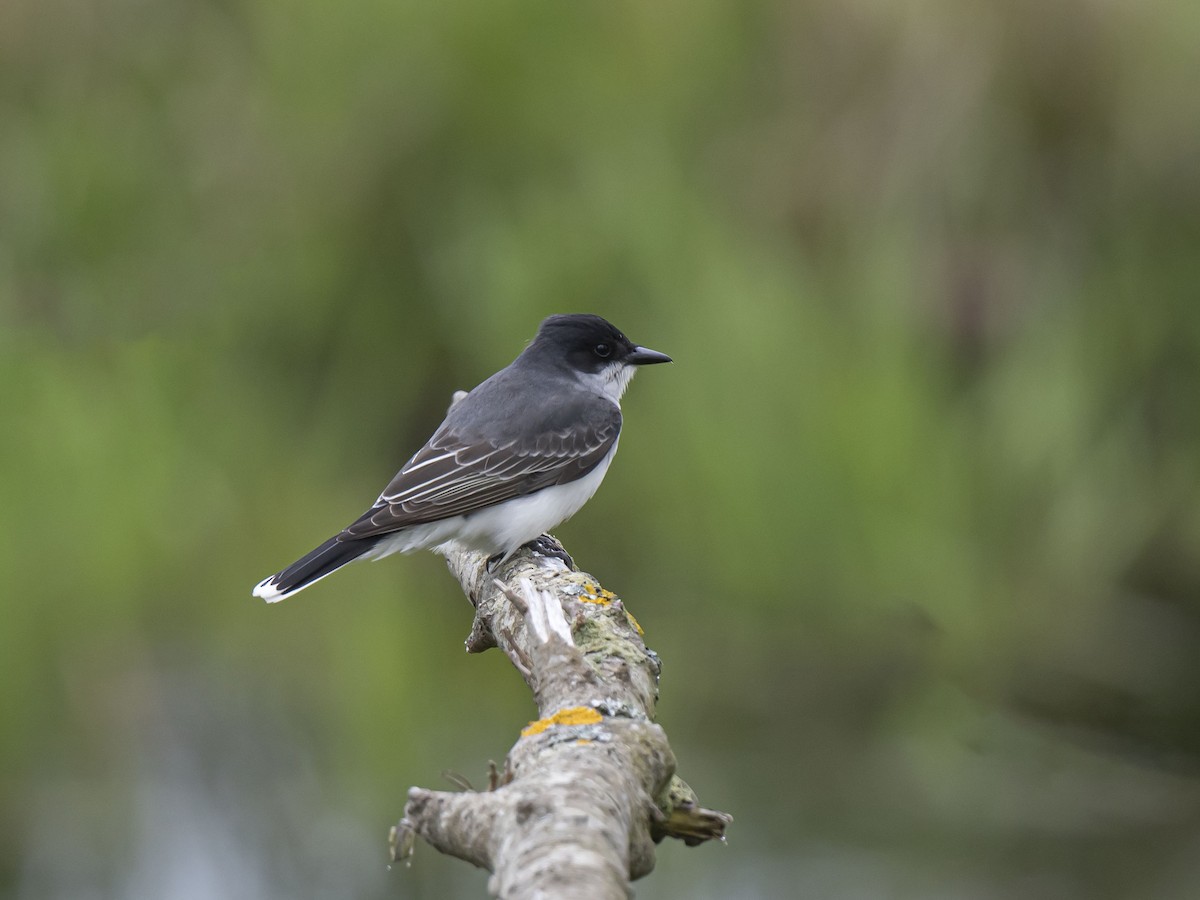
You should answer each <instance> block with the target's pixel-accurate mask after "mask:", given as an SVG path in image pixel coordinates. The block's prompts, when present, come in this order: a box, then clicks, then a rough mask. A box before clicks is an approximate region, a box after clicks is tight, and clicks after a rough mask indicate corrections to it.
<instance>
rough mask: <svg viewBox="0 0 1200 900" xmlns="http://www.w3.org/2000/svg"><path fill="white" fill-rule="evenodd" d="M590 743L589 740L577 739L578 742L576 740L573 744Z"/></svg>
mask: <svg viewBox="0 0 1200 900" xmlns="http://www.w3.org/2000/svg"><path fill="white" fill-rule="evenodd" d="M591 742H592V741H591V739H590V738H580V739H579V740H577V741H576V742H575V743H577V744H590V743H591Z"/></svg>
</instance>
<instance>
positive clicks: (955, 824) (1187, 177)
mask: <svg viewBox="0 0 1200 900" xmlns="http://www.w3.org/2000/svg"><path fill="white" fill-rule="evenodd" d="M1198 26H1200V7H1196V6H1195V5H1188V4H1183V3H1177V4H1169V3H1148V4H1111V3H1103V2H1100V0H1064V2H1060V3H1055V4H1044V3H1034V2H1031V0H1016V2H1012V3H1006V4H985V3H976V2H968V3H961V2H954V3H952V2H948V0H924V2H916V3H907V4H886V3H877V2H868V0H856V2H851V3H839V2H832V0H814V2H811V3H805V4H800V3H782V2H770V0H762V2H748V3H741V4H732V3H714V2H706V0H699V2H691V3H687V4H683V3H678V2H670V0H667V2H656V3H632V2H620V3H611V2H610V3H599V2H594V0H585V2H575V3H555V4H527V3H504V2H501V3H496V2H486V3H485V2H459V3H451V4H405V3H382V2H375V0H365V2H360V3H356V4H353V5H352V6H345V5H340V6H339V5H336V4H328V3H316V2H311V0H298V2H293V3H288V4H279V3H274V4H273V3H266V2H258V0H158V2H149V0H109V2H106V3H103V4H101V3H96V2H89V0H70V2H66V0H43V2H36V3H35V2H32V0H15V2H8V3H6V4H4V5H3V7H2V8H0V410H2V412H3V417H4V422H5V424H6V429H5V432H6V435H7V439H6V440H4V441H0V463H2V465H3V473H4V479H3V481H4V489H3V495H2V498H3V503H2V504H0V529H2V538H3V539H2V540H0V572H2V573H3V575H4V582H5V585H4V591H3V599H2V600H0V604H2V606H0V609H2V611H3V619H4V624H3V627H2V628H0V716H2V718H0V721H2V723H3V726H2V730H0V773H2V774H0V830H2V831H3V833H4V834H6V835H7V836H8V837H9V839H8V840H7V841H5V843H4V845H3V847H2V848H0V891H4V892H5V893H7V894H9V895H11V896H14V897H20V898H34V897H36V898H47V897H55V898H58V897H61V898H66V897H71V898H77V897H83V896H87V897H123V898H151V897H153V898H162V897H173V898H174V897H178V898H184V897H211V896H236V897H255V898H257V897H280V896H289V897H330V896H356V897H369V896H378V897H384V896H389V897H390V896H402V897H439V898H442V897H447V896H480V895H482V893H483V890H484V887H483V885H484V880H483V878H482V876H481V875H479V874H478V873H475V872H471V871H468V870H467V868H466V867H465V866H463V865H462V864H461V863H456V862H454V861H449V860H442V859H440V858H438V857H437V855H436V854H434V853H432V852H425V853H418V856H417V860H416V864H415V866H414V867H413V868H412V869H411V870H409V871H396V872H386V871H385V870H384V867H383V862H382V861H383V859H384V849H385V836H386V831H387V826H388V825H389V824H390V823H391V822H392V821H393V820H394V819H395V818H396V817H398V816H399V814H400V811H401V809H402V807H403V802H404V792H405V790H406V788H407V787H408V786H409V785H410V784H414V783H415V784H423V785H436V784H438V781H439V779H438V773H439V772H440V771H441V770H443V769H450V770H454V771H457V772H461V773H464V774H465V775H467V777H469V778H472V780H475V781H476V783H479V782H480V781H481V779H482V773H483V769H484V765H485V762H486V760H487V759H488V758H489V757H490V758H498V757H499V756H501V755H502V754H503V753H504V752H505V750H506V749H507V747H508V746H509V745H510V744H511V743H512V741H513V740H514V739H515V737H516V734H517V731H518V729H519V727H520V726H521V725H522V724H523V723H524V721H525V719H526V718H528V717H529V716H530V715H531V713H532V706H531V703H530V701H529V698H528V697H527V695H526V693H525V691H524V689H523V687H522V686H521V685H520V683H519V679H518V678H517V677H516V676H515V674H513V673H512V672H511V670H510V669H509V668H508V666H507V664H506V662H505V661H504V660H503V659H502V658H499V656H498V655H495V654H486V655H484V656H482V657H479V658H466V657H464V656H463V654H462V652H461V649H460V647H461V644H460V641H461V640H462V638H463V637H465V635H466V632H467V630H468V626H469V620H470V616H469V612H470V610H469V607H468V606H467V604H466V603H465V602H464V601H463V599H462V597H461V595H460V594H459V592H458V590H457V588H456V587H455V585H454V583H453V582H452V580H451V579H450V578H449V577H448V576H447V575H446V573H445V572H444V571H443V569H442V567H441V564H440V562H439V560H437V559H436V558H435V557H432V556H428V555H426V556H418V557H411V558H407V559H391V560H388V561H386V562H384V563H381V564H380V565H378V566H374V565H372V566H356V567H352V568H351V569H348V570H346V571H345V572H344V573H342V574H340V575H339V576H338V577H337V578H336V579H330V580H329V581H327V582H323V583H322V584H321V585H320V586H318V587H316V588H313V589H312V590H311V591H309V592H306V593H305V594H303V595H301V596H300V597H298V598H296V599H295V600H292V601H289V602H287V603H284V604H282V605H280V606H279V607H266V606H265V605H263V604H261V603H259V602H258V601H255V600H252V599H251V598H250V596H249V591H250V588H251V587H252V586H253V584H254V583H255V582H257V581H258V580H259V579H260V578H262V577H263V576H265V575H266V574H268V573H269V572H271V571H274V570H275V569H277V568H279V567H280V566H282V565H283V564H285V563H287V562H288V561H290V560H291V559H293V558H294V557H296V556H298V555H299V554H300V553H302V552H304V551H305V550H307V549H309V547H310V546H312V545H315V544H316V543H317V542H319V541H320V540H322V539H323V538H324V537H326V536H327V535H328V534H329V533H330V532H332V531H333V530H335V529H336V528H338V527H340V526H341V525H343V524H344V523H345V522H347V521H349V520H350V519H351V518H352V517H353V516H355V515H357V514H358V513H359V512H360V511H361V509H362V508H364V507H365V506H366V504H367V503H368V502H369V501H370V499H371V498H373V497H374V496H375V494H376V493H377V491H378V490H379V488H380V486H381V485H382V484H383V483H385V482H386V480H387V479H388V478H389V477H390V476H391V474H392V473H393V471H394V470H395V469H396V468H397V467H398V465H399V464H400V462H402V461H403V459H404V458H405V457H406V456H407V455H408V454H409V453H411V452H412V451H413V450H414V449H415V448H416V447H417V446H418V445H419V444H420V442H421V441H422V440H423V439H424V438H425V437H426V436H427V434H428V433H429V431H430V430H431V428H432V427H433V426H434V425H435V424H436V423H437V421H438V420H439V419H440V416H441V414H442V412H443V411H444V408H445V406H446V404H447V403H448V401H449V397H450V394H451V392H452V391H453V390H454V389H456V388H461V387H469V386H470V385H472V384H474V383H476V382H477V381H479V380H480V379H482V378H483V377H485V376H486V375H488V374H489V373H490V372H492V371H494V370H495V369H496V368H498V367H500V366H502V365H504V364H505V363H507V362H508V361H509V360H510V359H511V358H512V357H513V356H514V355H515V354H516V353H517V352H518V351H519V349H520V348H521V346H522V342H523V341H525V340H527V339H528V338H529V337H530V336H531V335H532V334H533V331H534V329H535V328H536V325H537V322H538V321H539V320H540V319H541V318H542V317H543V316H544V315H547V314H549V313H552V312H564V311H594V312H598V313H601V314H603V315H605V316H607V317H608V318H610V319H612V320H613V321H614V322H616V323H617V324H618V325H619V326H620V327H622V328H624V329H625V330H626V331H627V332H628V333H629V334H630V335H631V337H633V338H634V339H635V340H638V341H640V342H643V343H645V344H647V345H649V346H652V347H655V348H658V349H662V350H664V351H666V352H669V353H670V354H672V355H673V356H674V357H675V359H676V364H675V365H674V366H673V367H669V368H664V369H655V370H654V371H652V372H648V373H646V374H644V375H642V377H641V378H639V379H638V382H637V383H636V384H635V385H634V386H633V388H632V390H631V392H630V394H629V396H628V399H627V401H626V404H625V409H626V422H627V426H628V427H627V430H626V433H625V436H624V438H623V440H622V449H621V454H620V456H621V458H620V460H619V461H618V463H617V464H616V465H615V466H614V468H613V470H612V471H611V473H610V475H609V477H608V479H607V483H606V485H605V487H604V489H603V490H602V491H601V492H600V493H599V494H598V495H597V497H596V498H595V499H594V500H593V501H592V502H591V504H590V505H589V507H588V508H587V510H585V511H584V512H583V513H581V515H580V516H579V518H578V519H577V520H576V521H573V522H571V523H569V524H568V525H566V526H564V527H563V528H562V529H561V531H560V534H561V537H562V538H563V539H564V541H565V542H566V544H567V546H568V548H569V549H570V550H571V551H572V552H573V553H574V554H575V557H576V559H577V561H578V562H579V563H580V564H581V565H582V566H583V567H584V568H586V569H588V570H590V571H592V572H594V573H595V574H597V575H598V576H599V577H601V578H602V579H603V580H604V582H605V584H606V586H608V587H610V588H612V589H614V590H616V591H617V592H619V593H621V594H622V595H623V596H624V597H625V600H626V602H627V603H628V604H629V605H630V607H631V608H632V609H633V610H634V611H635V612H636V613H637V615H638V617H639V619H640V620H641V622H642V624H643V625H644V626H645V627H646V630H647V636H648V640H649V642H650V644H651V646H653V647H654V648H655V649H657V650H658V651H659V652H660V654H661V655H662V657H663V660H664V680H663V698H662V704H661V720H662V721H663V723H664V725H665V726H666V727H667V728H668V731H669V732H670V734H671V735H672V739H673V743H674V746H675V750H676V753H677V755H678V757H679V759H680V761H681V766H682V774H683V775H684V777H686V778H687V779H688V781H689V782H691V784H692V785H693V786H694V787H695V788H696V789H697V791H698V792H699V794H700V797H701V798H702V800H703V801H704V802H705V803H706V804H707V805H710V806H714V807H717V808H721V809H727V810H729V811H731V812H732V813H733V814H734V815H735V816H736V818H737V822H736V823H735V825H734V827H733V830H732V832H731V845H730V846H729V847H728V848H721V847H706V848H700V849H695V850H685V849H684V848H682V847H679V846H666V847H664V848H663V849H662V851H661V854H660V864H659V871H658V872H657V873H656V874H655V875H653V876H651V877H650V878H649V879H648V880H647V881H645V882H643V883H642V884H641V885H639V888H638V891H639V895H641V896H643V897H650V898H656V897H662V898H666V897H693V898H695V897H739V898H753V897H781V896H820V897H827V898H835V897H846V898H858V897H864V896H878V897H896V898H905V897H914V898H915V897H921V898H928V897H955V898H961V897H986V898H995V897H1022V898H1029V897H1054V898H1076V897H1077V898H1089V900H1090V898H1109V897H1112V898H1134V897H1136V898H1139V900H1141V898H1184V897H1192V896H1195V895H1196V892H1197V890H1198V889H1200V862H1198V861H1200V853H1197V846H1198V843H1200V778H1198V777H1197V771H1198V769H1197V762H1198V761H1200V691H1198V690H1197V684H1198V682H1200V653H1198V652H1197V647H1198V645H1200V484H1198V479H1197V474H1198V465H1200V401H1198V398H1200V304H1198V303H1197V301H1196V285H1197V284H1198V283H1200V252H1198V248H1200V167H1198V166H1197V164H1196V163H1197V159H1198V158H1200V156H1198V153H1200V93H1198V92H1197V91H1196V87H1195V48H1196V40H1197V34H1198Z"/></svg>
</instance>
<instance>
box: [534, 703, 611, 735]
mask: <svg viewBox="0 0 1200 900" xmlns="http://www.w3.org/2000/svg"><path fill="white" fill-rule="evenodd" d="M603 719H604V717H603V716H602V715H600V713H598V712H596V711H595V710H594V709H592V708H591V707H590V706H572V707H570V708H568V709H560V710H559V711H558V712H556V713H555V714H554V715H552V716H549V717H548V718H545V719H538V720H537V721H536V722H530V723H529V724H528V725H526V726H525V727H524V728H522V729H521V737H529V736H530V735H531V734H541V733H542V732H543V731H545V730H546V729H547V728H549V727H551V726H552V725H595V724H597V723H598V722H601V721H603Z"/></svg>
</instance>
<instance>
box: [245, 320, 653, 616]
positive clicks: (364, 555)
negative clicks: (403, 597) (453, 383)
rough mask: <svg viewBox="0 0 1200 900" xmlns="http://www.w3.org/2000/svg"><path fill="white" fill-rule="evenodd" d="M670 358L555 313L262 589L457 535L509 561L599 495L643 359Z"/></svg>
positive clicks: (293, 584)
mask: <svg viewBox="0 0 1200 900" xmlns="http://www.w3.org/2000/svg"><path fill="white" fill-rule="evenodd" d="M670 361H671V357H669V356H667V355H666V354H664V353H659V352H658V351H656V350H649V349H647V348H645V347H639V346H637V345H636V344H634V343H632V342H631V341H630V340H629V339H628V338H626V337H625V335H623V334H621V332H620V331H618V330H617V329H616V328H614V327H613V326H612V325H610V324H609V323H608V322H606V321H605V320H604V319H602V318H600V317H599V316H590V315H567V316H551V317H550V318H548V319H546V320H545V321H544V322H542V324H541V327H539V328H538V333H537V336H536V337H535V338H534V339H533V341H532V342H530V344H529V346H528V347H526V348H525V350H524V352H522V353H521V355H520V356H518V357H517V358H516V359H515V360H513V361H512V362H511V363H510V364H509V365H508V366H507V367H505V368H503V369H501V370H500V371H499V372H497V373H496V374H495V375H493V376H492V377H491V378H489V379H487V381H485V382H483V383H482V384H480V385H479V386H478V387H476V388H475V389H474V390H472V391H470V392H469V393H468V394H466V395H465V396H463V397H462V398H461V399H460V400H458V401H457V402H456V403H454V405H453V406H451V408H450V411H449V412H448V413H447V414H446V419H445V421H443V422H442V424H441V425H439V426H438V429H437V431H435V432H434V433H433V437H431V438H430V439H429V441H428V443H426V444H425V446H424V447H422V448H421V449H420V450H418V451H417V453H416V455H414V456H413V458H412V459H410V460H409V461H408V462H406V463H405V464H404V468H402V469H401V470H400V471H399V472H398V473H397V474H396V477H395V478H393V479H392V481H391V483H390V484H389V485H388V486H387V487H386V488H384V491H383V493H382V494H380V495H379V499H378V500H376V501H375V505H374V506H372V507H371V508H370V509H369V510H367V511H366V512H365V513H363V514H362V515H361V516H359V517H358V519H356V520H355V521H354V522H353V523H351V524H350V525H349V526H347V527H346V528H344V529H343V530H342V531H341V532H339V533H338V534H336V535H334V536H333V537H331V538H330V539H329V540H327V541H326V542H325V543H323V544H322V545H321V546H320V547H317V548H316V549H315V550H313V551H312V552H311V553H308V554H306V555H304V556H302V557H301V558H300V559H298V560H296V561H295V562H294V563H292V564H291V565H290V566H288V567H287V568H286V569H284V570H283V571H282V572H278V573H276V574H274V575H272V576H271V577H270V578H267V579H265V580H263V581H260V582H259V583H258V586H257V587H255V588H254V595H255V596H256V597H262V598H263V599H264V600H266V601H267V602H268V603H274V602H275V601H277V600H282V599H283V598H284V597H290V596H291V595H292V594H294V593H296V592H297V591H301V590H303V589H304V588H306V587H308V586H309V585H310V584H315V583H316V582H318V581H320V580H321V579H322V578H324V577H325V576H326V575H330V574H332V573H333V572H336V571H337V570H338V569H340V568H341V567H342V566H344V565H346V564H347V563H351V562H354V561H355V560H358V559H380V558H382V557H384V556H388V555H389V554H392V553H396V552H400V553H409V552H411V551H413V550H423V549H425V548H428V547H432V548H435V549H438V548H440V547H441V546H442V545H444V544H448V543H450V542H457V543H459V544H463V545H466V546H468V547H472V548H474V549H477V550H483V551H485V552H487V553H489V554H492V555H497V554H499V555H500V556H501V560H500V561H501V562H503V561H504V560H506V559H508V557H510V556H511V555H512V554H513V553H515V552H516V551H517V549H518V548H519V547H521V545H523V544H525V543H527V542H529V541H531V540H533V539H535V538H537V537H538V536H539V535H540V534H542V532H544V531H547V530H549V529H551V528H553V527H554V526H556V525H558V524H559V523H561V522H565V521H566V520H567V519H569V518H570V517H571V516H572V515H574V514H575V513H576V512H578V511H579V509H580V507H582V506H583V504H585V503H586V502H587V501H588V500H589V499H590V498H591V496H592V494H594V493H596V488H598V487H600V482H601V481H602V480H603V479H604V473H605V472H606V471H608V464H609V463H610V462H612V458H613V454H614V453H616V451H617V438H618V437H619V436H620V433H621V395H622V394H624V393H625V388H626V387H628V385H629V382H630V380H631V379H632V378H633V375H634V373H635V372H636V371H637V367H638V366H645V365H650V364H652V363H665V362H670Z"/></svg>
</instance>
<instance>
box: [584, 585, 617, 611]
mask: <svg viewBox="0 0 1200 900" xmlns="http://www.w3.org/2000/svg"><path fill="white" fill-rule="evenodd" d="M616 599H617V595H616V594H614V593H613V592H612V591H606V590H605V589H604V588H602V587H600V585H598V584H593V583H592V582H590V581H585V582H584V583H583V593H582V594H580V595H579V601H580V602H581V603H599V604H600V605H601V606H608V604H610V603H612V602H613V601H614V600H616Z"/></svg>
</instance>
